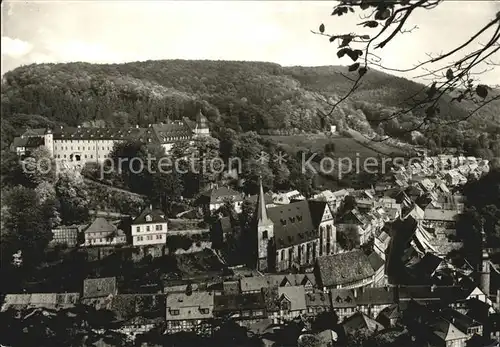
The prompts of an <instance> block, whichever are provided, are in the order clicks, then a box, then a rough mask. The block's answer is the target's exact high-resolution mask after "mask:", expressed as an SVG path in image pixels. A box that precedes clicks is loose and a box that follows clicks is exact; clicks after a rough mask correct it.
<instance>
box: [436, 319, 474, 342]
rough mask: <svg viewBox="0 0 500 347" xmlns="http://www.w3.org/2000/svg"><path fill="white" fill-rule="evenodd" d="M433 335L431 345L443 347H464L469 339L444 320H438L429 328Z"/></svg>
mask: <svg viewBox="0 0 500 347" xmlns="http://www.w3.org/2000/svg"><path fill="white" fill-rule="evenodd" d="M430 329H431V331H432V333H433V335H432V338H430V341H429V342H431V343H434V344H435V345H436V346H443V347H465V344H466V342H467V340H468V339H469V337H468V336H467V334H465V333H464V332H462V331H461V330H460V329H458V328H457V327H456V326H455V325H454V324H453V323H451V322H449V321H447V320H446V319H444V318H441V317H440V318H438V319H437V322H435V323H434V324H432V325H431V326H430Z"/></svg>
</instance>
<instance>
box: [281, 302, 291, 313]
mask: <svg viewBox="0 0 500 347" xmlns="http://www.w3.org/2000/svg"><path fill="white" fill-rule="evenodd" d="M280 309H282V310H283V311H288V310H290V302H288V301H287V300H283V301H282V302H281V304H280Z"/></svg>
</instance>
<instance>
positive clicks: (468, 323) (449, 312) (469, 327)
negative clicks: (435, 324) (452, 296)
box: [439, 308, 483, 338]
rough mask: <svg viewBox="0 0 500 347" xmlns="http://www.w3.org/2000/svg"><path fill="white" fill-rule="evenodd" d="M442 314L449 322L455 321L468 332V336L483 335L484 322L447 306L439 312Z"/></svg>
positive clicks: (463, 330) (461, 328) (458, 326)
mask: <svg viewBox="0 0 500 347" xmlns="http://www.w3.org/2000/svg"><path fill="white" fill-rule="evenodd" d="M439 314H440V316H441V317H442V318H444V319H446V320H447V321H448V322H451V323H453V324H454V325H455V326H456V327H457V328H458V329H460V331H461V332H464V333H465V334H467V337H468V338H471V337H472V336H474V335H481V336H482V335H483V324H482V323H480V322H478V321H476V320H474V319H472V318H471V317H469V316H467V315H465V314H462V313H460V312H458V311H457V310H454V309H451V308H445V309H443V310H441V311H440V312H439Z"/></svg>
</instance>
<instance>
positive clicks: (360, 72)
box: [358, 66, 368, 76]
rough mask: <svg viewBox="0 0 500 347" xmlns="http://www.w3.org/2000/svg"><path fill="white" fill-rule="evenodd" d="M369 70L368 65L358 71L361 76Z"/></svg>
mask: <svg viewBox="0 0 500 347" xmlns="http://www.w3.org/2000/svg"><path fill="white" fill-rule="evenodd" d="M367 71H368V69H367V68H366V67H364V66H363V67H361V68H360V69H359V70H358V73H359V75H360V76H363V75H364V74H366V72H367Z"/></svg>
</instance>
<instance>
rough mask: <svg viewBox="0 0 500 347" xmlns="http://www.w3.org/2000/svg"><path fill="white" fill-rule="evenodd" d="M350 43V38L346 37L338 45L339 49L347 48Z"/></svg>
mask: <svg viewBox="0 0 500 347" xmlns="http://www.w3.org/2000/svg"><path fill="white" fill-rule="evenodd" d="M351 41H352V36H349V35H346V36H344V38H343V39H342V43H341V44H340V47H345V46H348V45H349V44H350V43H351Z"/></svg>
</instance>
